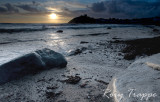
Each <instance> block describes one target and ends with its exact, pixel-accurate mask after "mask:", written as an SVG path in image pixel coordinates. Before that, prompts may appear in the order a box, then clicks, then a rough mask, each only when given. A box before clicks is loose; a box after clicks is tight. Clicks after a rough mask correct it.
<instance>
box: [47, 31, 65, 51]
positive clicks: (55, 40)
mask: <svg viewBox="0 0 160 102" xmlns="http://www.w3.org/2000/svg"><path fill="white" fill-rule="evenodd" d="M49 39H50V40H49V41H48V42H47V44H48V45H49V46H50V47H53V48H54V49H55V50H57V51H59V52H61V53H66V50H67V44H66V42H65V39H64V38H62V37H61V36H60V35H59V34H56V33H51V34H49Z"/></svg>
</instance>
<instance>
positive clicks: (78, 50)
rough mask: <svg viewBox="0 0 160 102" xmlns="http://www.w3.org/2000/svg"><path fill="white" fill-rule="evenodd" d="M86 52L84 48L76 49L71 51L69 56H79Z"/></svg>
mask: <svg viewBox="0 0 160 102" xmlns="http://www.w3.org/2000/svg"><path fill="white" fill-rule="evenodd" d="M85 50H87V48H86V47H81V48H77V49H76V50H73V51H71V52H70V53H69V55H70V56H72V55H77V54H81V53H82V52H83V51H85Z"/></svg>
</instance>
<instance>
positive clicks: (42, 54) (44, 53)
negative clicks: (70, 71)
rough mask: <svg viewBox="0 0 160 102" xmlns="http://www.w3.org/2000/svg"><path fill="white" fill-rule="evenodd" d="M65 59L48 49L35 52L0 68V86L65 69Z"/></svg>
mask: <svg viewBox="0 0 160 102" xmlns="http://www.w3.org/2000/svg"><path fill="white" fill-rule="evenodd" d="M66 65H67V61H66V59H65V58H64V57H63V55H61V54H60V53H57V52H55V51H53V50H50V49H47V48H45V49H42V50H37V51H35V52H33V53H29V54H26V55H24V56H22V57H19V58H16V59H13V60H11V61H10V62H7V63H5V64H3V65H1V66H0V84H3V83H6V82H8V81H11V80H15V79H18V78H21V77H23V76H25V75H27V74H34V73H37V72H39V71H42V70H46V69H51V68H55V67H65V66H66Z"/></svg>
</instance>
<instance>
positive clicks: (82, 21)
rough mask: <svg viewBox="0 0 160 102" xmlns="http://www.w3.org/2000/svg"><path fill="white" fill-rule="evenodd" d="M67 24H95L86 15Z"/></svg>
mask: <svg viewBox="0 0 160 102" xmlns="http://www.w3.org/2000/svg"><path fill="white" fill-rule="evenodd" d="M68 23H76V24H87V23H89V24H92V23H93V24H94V23H96V19H94V18H91V17H88V16H87V15H82V16H79V17H76V18H73V19H72V20H71V21H69V22H68Z"/></svg>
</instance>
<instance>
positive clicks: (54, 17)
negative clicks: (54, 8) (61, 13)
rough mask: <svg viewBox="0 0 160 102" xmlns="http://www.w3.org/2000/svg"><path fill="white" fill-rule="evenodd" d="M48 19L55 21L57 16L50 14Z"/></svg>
mask: <svg viewBox="0 0 160 102" xmlns="http://www.w3.org/2000/svg"><path fill="white" fill-rule="evenodd" d="M49 18H50V19H57V15H56V14H54V13H52V14H50V15H49Z"/></svg>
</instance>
